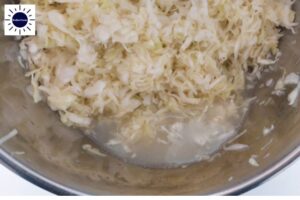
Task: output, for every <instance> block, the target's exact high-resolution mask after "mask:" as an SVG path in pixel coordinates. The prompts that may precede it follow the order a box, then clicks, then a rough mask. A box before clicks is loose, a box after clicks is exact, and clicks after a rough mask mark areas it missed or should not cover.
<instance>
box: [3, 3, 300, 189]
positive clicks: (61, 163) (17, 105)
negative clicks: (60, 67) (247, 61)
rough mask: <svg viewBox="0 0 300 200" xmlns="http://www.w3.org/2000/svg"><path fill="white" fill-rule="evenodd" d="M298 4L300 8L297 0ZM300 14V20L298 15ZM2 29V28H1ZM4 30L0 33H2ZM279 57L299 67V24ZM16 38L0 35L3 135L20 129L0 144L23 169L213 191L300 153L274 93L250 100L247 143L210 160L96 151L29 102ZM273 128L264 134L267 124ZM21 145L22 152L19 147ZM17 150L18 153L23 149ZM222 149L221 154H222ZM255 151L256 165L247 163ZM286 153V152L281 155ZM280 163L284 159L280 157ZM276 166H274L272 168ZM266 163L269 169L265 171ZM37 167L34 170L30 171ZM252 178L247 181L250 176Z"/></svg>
mask: <svg viewBox="0 0 300 200" xmlns="http://www.w3.org/2000/svg"><path fill="white" fill-rule="evenodd" d="M295 9H296V10H297V11H298V12H300V2H298V1H297V2H296V4H295ZM299 19H300V18H299V17H298V19H297V20H298V21H299ZM1 32H2V31H1ZM1 34H2V33H1ZM280 49H281V51H282V53H283V55H282V57H281V59H280V61H279V63H277V65H279V66H282V67H283V68H285V69H286V71H287V73H289V72H299V67H298V65H299V63H300V32H299V26H298V27H297V28H296V34H291V33H290V32H287V35H286V36H285V37H284V38H283V39H282V41H281V44H280ZM17 58H18V42H17V41H15V40H14V39H13V38H10V37H4V36H3V35H1V36H0V94H1V95H0V136H2V135H4V134H5V133H8V132H9V131H11V130H12V129H14V128H17V129H18V131H19V134H18V136H16V137H15V138H13V139H12V140H10V141H8V142H7V143H5V144H4V145H3V147H1V148H2V150H0V157H2V159H5V161H6V162H7V164H8V165H11V166H12V167H13V168H19V169H23V170H24V171H23V173H24V172H25V174H26V176H29V177H31V178H33V179H34V178H37V177H39V178H41V179H43V180H44V181H46V182H48V183H52V186H54V185H56V186H58V187H62V188H63V189H65V190H66V191H69V192H71V193H76V194H81V193H85V194H212V193H222V192H223V193H228V192H236V190H237V189H241V185H244V186H246V185H249V184H250V183H253V181H254V179H253V178H254V177H256V178H258V177H260V178H262V177H264V176H265V175H266V174H267V173H266V172H270V173H272V172H273V171H274V170H276V169H277V168H278V167H280V166H279V165H278V163H279V162H280V161H281V160H283V159H284V158H286V157H287V156H288V155H291V153H293V155H294V157H296V156H297V155H299V144H300V134H299V131H298V130H299V129H300V112H299V108H293V107H291V106H288V104H287V96H282V97H277V96H272V98H273V100H274V104H270V105H268V106H261V105H259V104H255V105H253V107H252V108H251V110H250V112H249V115H248V117H247V120H246V121H245V122H244V124H243V127H242V129H241V130H247V132H246V134H244V135H242V136H241V137H240V138H238V140H237V141H236V142H237V143H242V144H248V145H249V146H250V149H249V150H247V151H244V152H225V151H220V152H219V154H218V155H219V156H216V157H215V159H214V160H213V161H211V162H201V163H198V164H194V165H191V166H189V167H187V168H178V169H145V168H142V167H138V166H133V165H129V164H126V163H124V162H122V161H120V160H118V159H115V158H113V157H109V156H108V157H97V156H94V155H90V154H88V153H86V152H85V151H83V150H82V145H83V144H86V143H90V141H89V140H87V139H86V138H85V137H84V136H83V135H82V134H81V133H80V132H79V131H78V130H75V129H72V128H67V127H65V126H64V125H63V124H61V123H60V121H59V118H58V116H57V114H56V113H54V112H52V111H51V110H50V109H49V108H48V106H47V105H46V104H44V103H39V104H34V103H33V100H32V98H31V97H30V96H29V95H28V93H27V91H26V86H27V85H29V80H28V79H26V78H25V77H24V71H23V69H22V68H20V67H19V64H18V61H17ZM281 74H282V71H273V72H268V73H266V74H265V75H264V77H263V79H262V80H260V83H258V86H259V85H260V84H261V83H265V82H266V80H269V79H270V78H273V79H274V80H277V79H278V77H280V76H281ZM271 90H272V88H270V89H267V88H257V89H256V90H255V94H254V95H255V96H257V98H258V99H259V100H260V101H263V100H267V99H268V98H269V97H270V93H271ZM272 124H274V126H275V130H274V131H273V132H272V133H271V134H269V135H267V136H264V135H263V129H264V127H270V126H271V125H272ZM20 152H24V153H25V154H22V153H20ZM21 154H22V155H21ZM220 155H221V156H220ZM252 155H256V156H257V158H256V159H257V161H258V162H259V164H260V166H259V167H253V166H251V165H250V164H249V163H248V160H249V158H250V157H251V156H252ZM288 161H290V159H287V160H285V162H284V163H286V162H288ZM284 163H281V164H284ZM274 166H276V167H277V168H276V169H275V168H274ZM270 169H271V171H270ZM32 173H34V174H32ZM251 181H252V182H251Z"/></svg>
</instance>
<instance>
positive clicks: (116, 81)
mask: <svg viewBox="0 0 300 200" xmlns="http://www.w3.org/2000/svg"><path fill="white" fill-rule="evenodd" d="M294 2H295V1H290V0H276V1H274V0H248V1H240V0H231V1H230V0H22V1H21V3H33V4H36V5H37V36H35V37H27V38H25V39H23V41H22V42H21V44H20V46H21V54H22V56H23V57H24V58H25V59H26V60H27V61H28V62H29V66H30V71H29V72H28V73H27V76H29V77H31V83H32V89H33V97H34V100H35V102H39V101H41V100H43V99H45V100H46V101H47V102H48V104H49V106H50V107H51V109H53V110H54V111H58V112H59V114H60V116H61V120H62V121H63V122H64V123H65V124H66V125H68V126H75V127H90V126H91V124H92V122H93V121H94V120H95V119H97V120H100V121H101V120H102V119H107V118H109V119H116V120H118V121H120V122H121V126H120V130H119V133H120V134H121V135H122V136H124V137H125V138H130V139H131V140H135V139H137V138H139V137H141V136H142V135H150V136H151V137H152V136H154V135H155V132H156V131H155V126H156V125H157V123H158V121H159V120H160V116H163V115H165V114H166V113H180V114H186V115H187V116H188V115H192V114H194V113H199V112H200V113H201V107H203V106H202V105H208V104H212V103H213V102H215V101H219V100H221V101H224V100H229V99H235V98H236V96H237V94H238V93H239V91H241V90H243V89H244V88H245V76H246V73H247V71H248V68H249V67H251V69H252V70H251V71H257V70H260V69H262V68H263V66H265V65H269V64H273V63H274V62H276V60H274V57H276V55H277V54H278V53H279V50H278V41H279V39H280V37H281V36H282V33H281V31H280V29H279V27H284V28H287V29H290V30H292V31H293V26H294V25H295V23H294V18H295V12H294V11H293V10H292V8H291V7H292V4H293V3H294Z"/></svg>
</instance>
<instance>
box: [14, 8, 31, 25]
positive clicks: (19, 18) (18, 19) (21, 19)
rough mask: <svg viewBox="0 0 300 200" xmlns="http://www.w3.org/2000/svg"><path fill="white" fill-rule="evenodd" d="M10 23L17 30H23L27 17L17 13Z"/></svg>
mask: <svg viewBox="0 0 300 200" xmlns="http://www.w3.org/2000/svg"><path fill="white" fill-rule="evenodd" d="M12 23H13V24H14V25H15V26H16V27H18V28H23V27H25V26H26V25H27V23H28V17H27V15H26V14H24V13H22V12H17V13H15V14H14V15H13V17H12Z"/></svg>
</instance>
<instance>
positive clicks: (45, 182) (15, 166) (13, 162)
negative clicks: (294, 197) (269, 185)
mask: <svg viewBox="0 0 300 200" xmlns="http://www.w3.org/2000/svg"><path fill="white" fill-rule="evenodd" d="M299 157H300V145H298V146H297V147H296V148H294V149H293V150H292V151H291V152H290V153H288V154H287V155H286V156H283V158H282V159H280V160H279V161H277V162H276V163H275V164H274V165H273V166H272V167H271V168H269V169H267V170H265V171H263V172H261V173H260V174H258V175H256V176H254V177H252V178H249V179H247V180H245V181H244V182H242V183H241V184H238V185H235V186H233V187H229V188H227V189H224V190H222V191H217V192H213V193H210V194H208V195H240V194H243V193H245V192H247V191H249V190H251V189H253V188H256V187H257V186H259V185H260V184H262V183H263V182H265V181H266V180H267V179H269V178H271V177H272V176H274V175H275V174H277V173H278V172H279V171H281V170H283V169H284V168H286V167H287V166H288V165H290V164H291V163H292V162H293V161H295V160H296V159H297V158H299ZM0 162H2V163H3V164H4V166H6V167H7V168H8V169H10V170H11V171H13V172H15V173H16V174H18V175H19V176H21V177H22V178H24V179H26V180H27V181H29V182H31V183H33V184H34V185H36V186H38V187H41V188H43V189H45V190H47V191H49V192H52V193H54V194H56V195H89V194H86V193H83V192H80V191H77V190H75V189H73V188H71V187H68V186H64V185H62V184H59V183H56V182H54V181H52V180H50V179H48V178H46V177H44V176H42V175H41V174H39V173H38V172H35V171H33V170H32V169H30V168H29V167H28V166H26V165H24V164H22V163H21V162H20V161H18V160H17V159H15V158H13V157H12V156H11V155H10V154H9V153H8V152H6V151H5V150H3V149H1V148H0Z"/></svg>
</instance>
